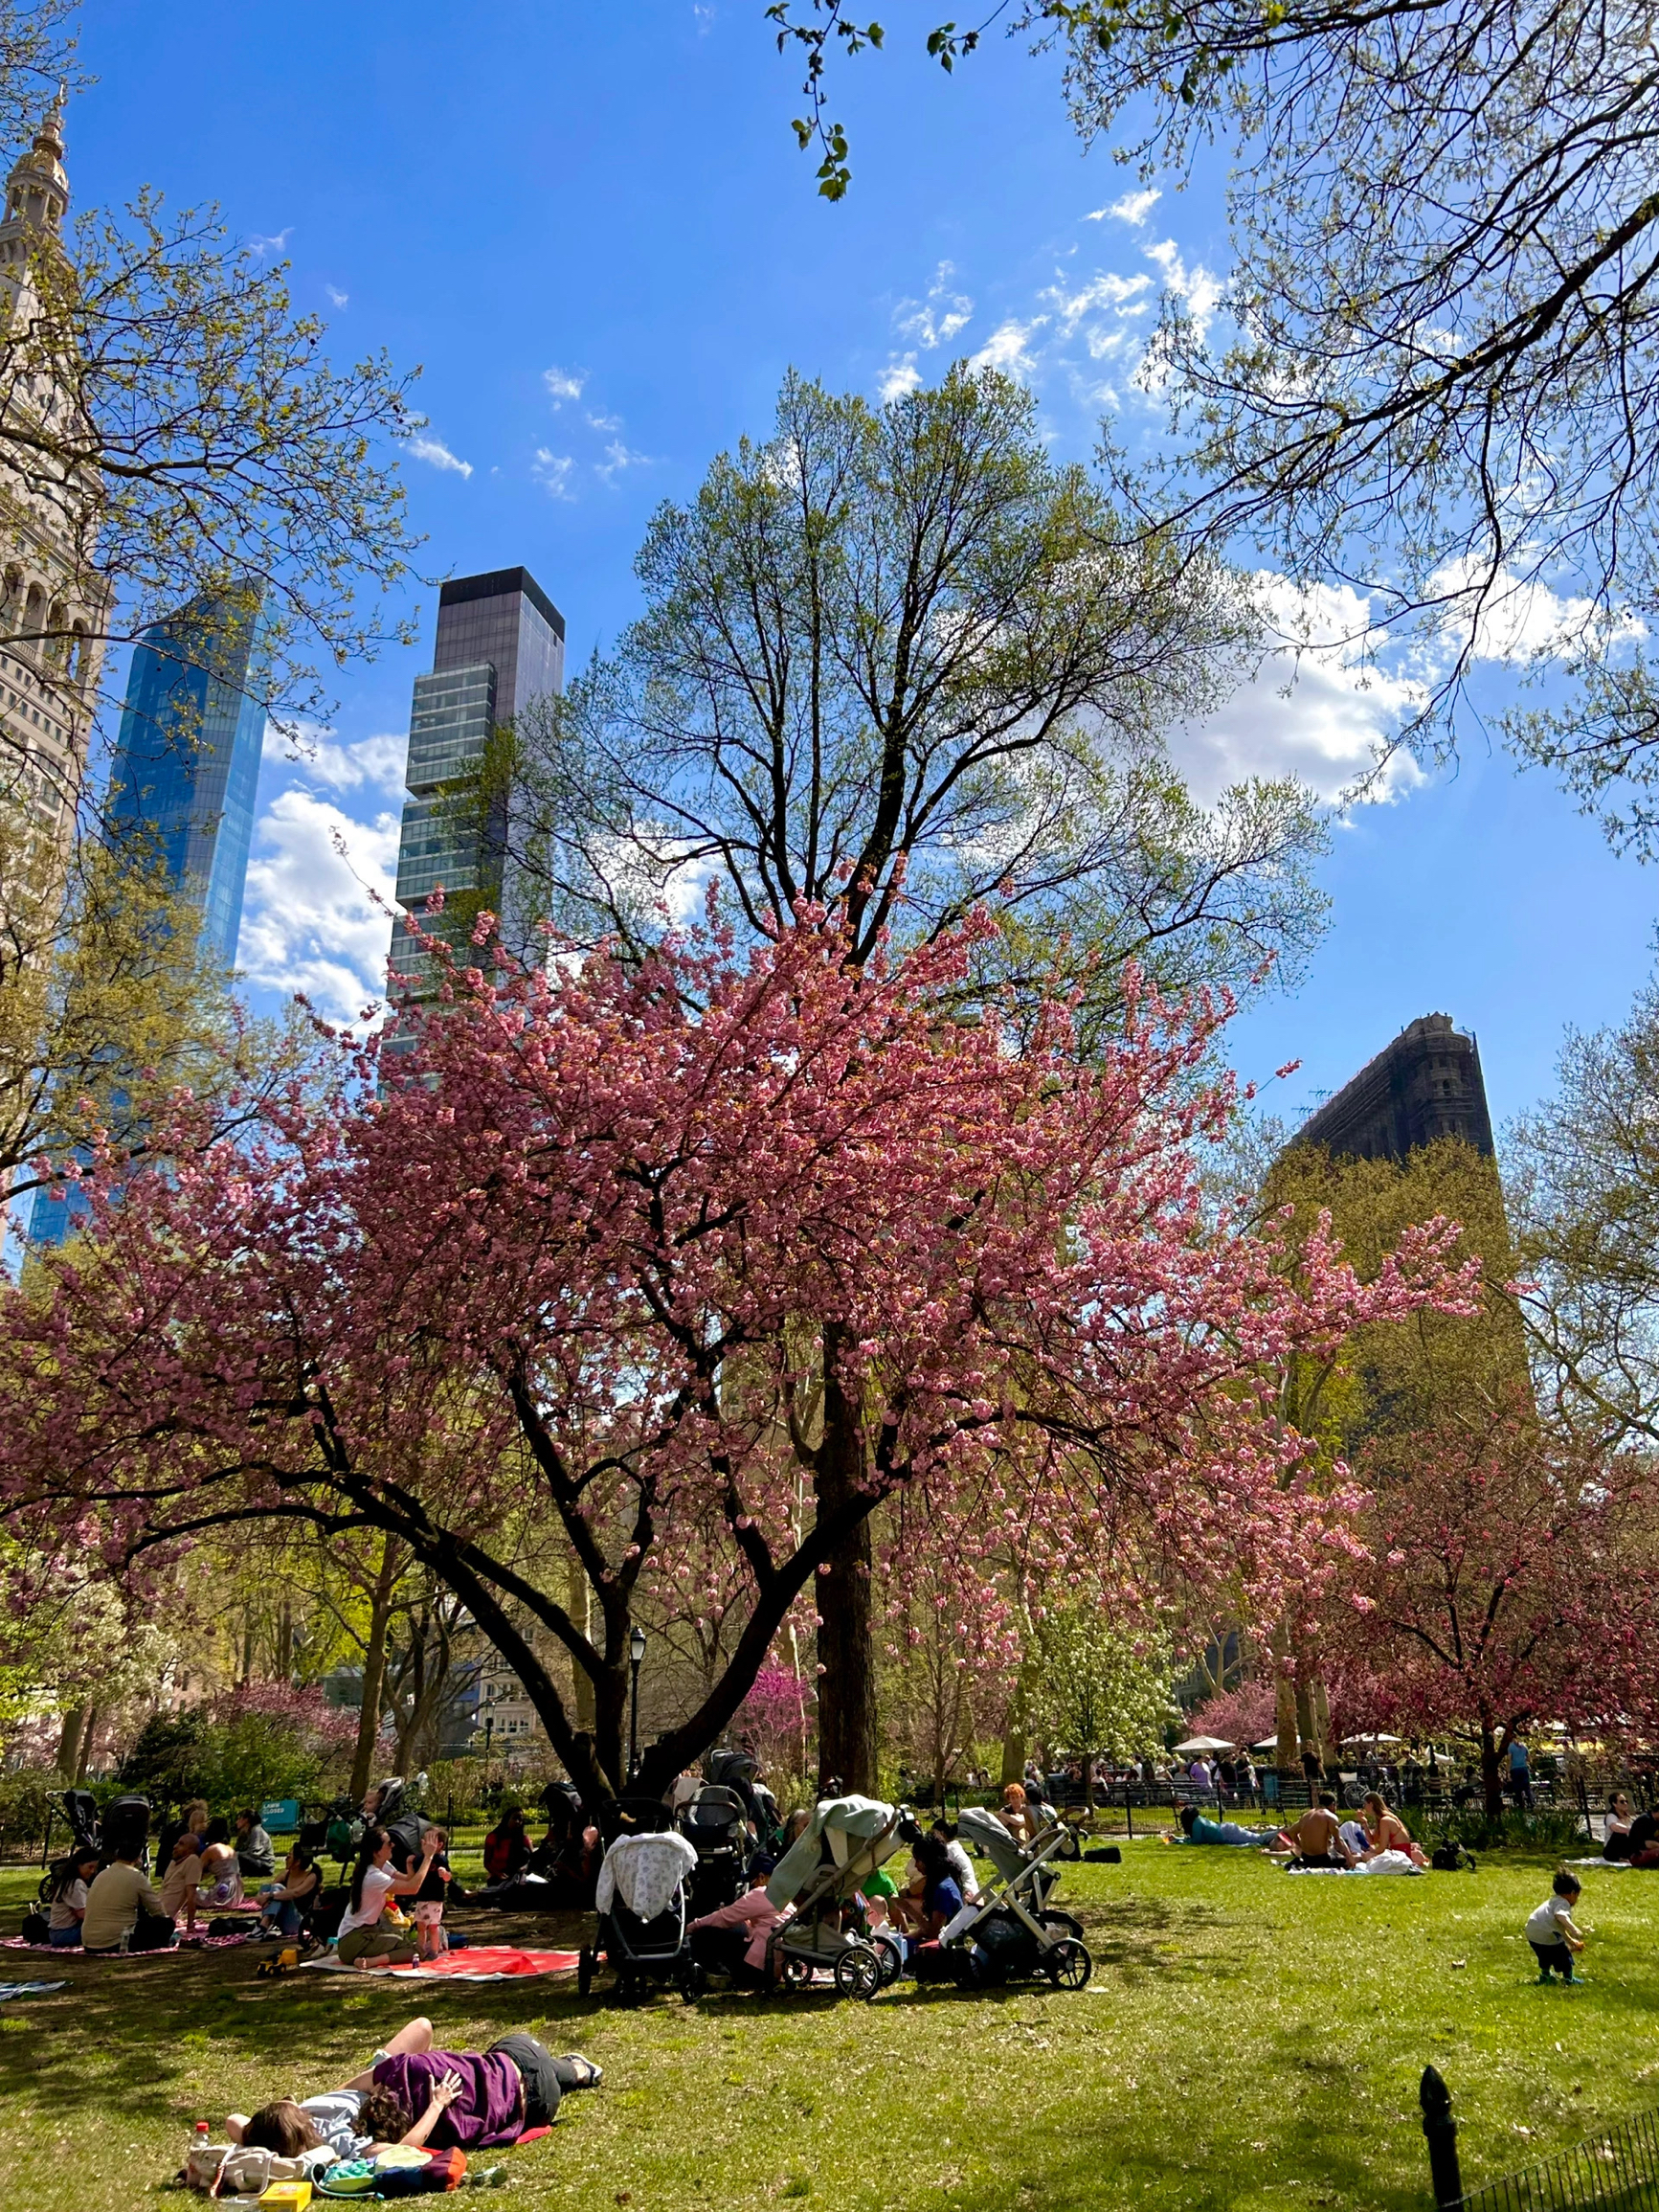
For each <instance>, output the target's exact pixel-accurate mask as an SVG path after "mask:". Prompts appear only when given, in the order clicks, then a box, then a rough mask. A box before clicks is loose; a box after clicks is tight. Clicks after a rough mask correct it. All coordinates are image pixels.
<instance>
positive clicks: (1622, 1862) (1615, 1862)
mask: <svg viewBox="0 0 1659 2212" xmlns="http://www.w3.org/2000/svg"><path fill="white" fill-rule="evenodd" d="M1629 1863H1630V1862H1629V1860H1628V1859H1603V1857H1602V1854H1601V1853H1600V1852H1599V1851H1598V1852H1597V1854H1596V1856H1595V1858H1594V1859H1563V1860H1562V1861H1561V1864H1562V1865H1563V1866H1623V1867H1626V1868H1627V1867H1628V1866H1629Z"/></svg>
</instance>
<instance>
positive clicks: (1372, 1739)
mask: <svg viewBox="0 0 1659 2212" xmlns="http://www.w3.org/2000/svg"><path fill="white" fill-rule="evenodd" d="M1342 1741H1343V1742H1344V1743H1345V1744H1402V1743H1404V1741H1405V1738H1404V1737H1403V1736H1344V1737H1343V1739H1342Z"/></svg>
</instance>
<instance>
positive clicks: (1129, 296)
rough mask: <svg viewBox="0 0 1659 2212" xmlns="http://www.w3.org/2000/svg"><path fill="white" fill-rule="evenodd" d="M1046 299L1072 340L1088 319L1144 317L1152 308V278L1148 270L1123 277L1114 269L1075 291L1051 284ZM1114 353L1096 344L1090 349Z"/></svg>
mask: <svg viewBox="0 0 1659 2212" xmlns="http://www.w3.org/2000/svg"><path fill="white" fill-rule="evenodd" d="M1042 297H1043V299H1045V300H1046V301H1047V302H1048V303H1049V305H1051V306H1052V307H1053V309H1054V314H1055V320H1056V322H1057V323H1058V325H1059V329H1060V335H1061V336H1062V337H1063V338H1069V337H1070V336H1071V334H1072V332H1073V331H1074V330H1075V329H1076V328H1077V326H1078V325H1079V324H1080V323H1081V322H1083V321H1084V319H1085V318H1086V317H1087V316H1091V315H1102V314H1106V315H1144V314H1145V313H1146V311H1147V309H1148V308H1149V307H1150V306H1151V305H1152V279H1151V278H1150V277H1149V276H1148V275H1147V273H1146V271H1145V270H1144V269H1140V270H1137V271H1136V272H1135V274H1134V275H1133V276H1132V277H1120V276H1118V275H1117V273H1116V272H1115V271H1114V270H1111V269H1103V270H1102V271H1101V272H1100V274H1099V275H1098V276H1094V277H1090V278H1089V280H1088V282H1087V283H1086V284H1083V285H1081V286H1080V287H1079V288H1078V289H1077V290H1076V291H1074V292H1068V291H1066V290H1065V289H1064V287H1062V286H1061V285H1059V284H1051V285H1050V286H1049V287H1048V289H1047V291H1045V292H1044V293H1043V294H1042ZM1089 350H1090V351H1091V352H1095V351H1109V350H1110V348H1097V347H1095V346H1094V345H1092V344H1091V345H1090V347H1089Z"/></svg>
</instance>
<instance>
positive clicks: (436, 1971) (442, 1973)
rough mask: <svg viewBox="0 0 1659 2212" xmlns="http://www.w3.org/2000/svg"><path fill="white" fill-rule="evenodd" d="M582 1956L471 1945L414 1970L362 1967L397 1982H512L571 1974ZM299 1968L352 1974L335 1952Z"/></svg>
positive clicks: (417, 1964) (420, 1961) (419, 1961)
mask: <svg viewBox="0 0 1659 2212" xmlns="http://www.w3.org/2000/svg"><path fill="white" fill-rule="evenodd" d="M580 1956H581V1953H580V1952H575V1951H514V1950H512V1949H511V1948H509V1947H508V1946H507V1945H504V1944H496V1945H490V1944H473V1945H470V1946H469V1947H468V1948H467V1949H466V1950H465V1951H446V1952H440V1953H439V1955H438V1956H437V1958H428V1959H417V1960H416V1961H415V1964H414V1965H413V1966H380V1967H365V1968H364V1969H363V1971H364V1973H366V1974H382V1975H395V1977H396V1978H397V1979H398V1980H399V1981H512V1980H514V1979H516V1978H517V1977H519V1976H520V1975H532V1974H573V1973H574V1972H575V1970H576V1961H577V1959H578V1958H579V1957H580ZM301 1964H302V1966H307V1967H320V1968H321V1969H322V1970H323V1972H324V1973H325V1974H355V1973H357V1971H358V1970H357V1968H356V1967H354V1966H351V1965H348V1964H347V1962H346V1961H345V1960H343V1959H342V1958H341V1957H340V1956H339V1954H338V1953H337V1952H332V1951H330V1952H325V1953H324V1955H323V1956H322V1957H321V1958H306V1959H302V1961H301Z"/></svg>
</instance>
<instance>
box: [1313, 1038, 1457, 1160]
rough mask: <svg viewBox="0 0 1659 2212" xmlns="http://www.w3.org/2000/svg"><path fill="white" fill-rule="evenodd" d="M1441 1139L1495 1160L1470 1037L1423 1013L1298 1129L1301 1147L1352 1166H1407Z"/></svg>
mask: <svg viewBox="0 0 1659 2212" xmlns="http://www.w3.org/2000/svg"><path fill="white" fill-rule="evenodd" d="M1437 1137H1461V1138H1462V1139H1463V1140H1464V1142H1465V1143H1466V1144H1470V1145H1472V1146H1473V1147H1474V1149H1475V1151H1477V1152H1479V1153H1481V1154H1483V1155H1484V1156H1485V1157H1486V1158H1488V1159H1491V1154H1492V1135H1491V1115H1490V1114H1489V1112H1488V1111H1487V1102H1486V1084H1485V1082H1484V1081H1483V1080H1482V1077H1481V1072H1480V1050H1479V1047H1478V1046H1477V1045H1476V1043H1475V1040H1474V1038H1473V1037H1472V1036H1469V1037H1466V1036H1464V1035H1463V1034H1462V1033H1461V1031H1459V1030H1457V1029H1454V1028H1453V1027H1452V1026H1451V1016H1450V1015H1449V1014H1424V1015H1423V1016H1422V1017H1421V1018H1420V1019H1419V1020H1417V1021H1415V1022H1412V1023H1410V1024H1409V1025H1408V1026H1407V1027H1405V1028H1403V1029H1402V1030H1401V1032H1400V1034H1399V1036H1398V1037H1396V1038H1395V1040H1394V1042H1393V1044H1391V1045H1388V1046H1385V1047H1384V1049H1383V1050H1381V1051H1380V1052H1379V1053H1378V1055H1377V1057H1376V1059H1375V1060H1368V1061H1367V1062H1366V1064H1365V1066H1364V1067H1363V1068H1361V1069H1360V1071H1359V1072H1358V1074H1357V1075H1356V1076H1355V1077H1354V1078H1353V1080H1352V1081H1351V1082H1348V1083H1345V1084H1344V1085H1343V1086H1342V1088H1341V1090H1340V1091H1338V1092H1337V1093H1336V1095H1335V1096H1334V1098H1327V1099H1326V1101H1325V1103H1324V1105H1323V1106H1321V1107H1319V1108H1317V1109H1316V1110H1315V1112H1313V1113H1312V1114H1311V1115H1310V1116H1309V1117H1308V1118H1307V1120H1306V1121H1304V1122H1303V1124H1302V1126H1301V1128H1300V1129H1298V1130H1297V1132H1296V1136H1295V1140H1294V1141H1295V1142H1296V1143H1298V1144H1322V1145H1323V1146H1324V1147H1325V1149H1326V1150H1327V1151H1328V1152H1332V1153H1334V1154H1335V1155H1337V1156H1338V1157H1339V1158H1342V1159H1349V1160H1403V1159H1404V1158H1405V1157H1406V1155H1407V1153H1410V1152H1415V1151H1416V1150H1417V1149H1418V1147H1419V1146H1420V1145H1424V1144H1432V1143H1433V1142H1434V1140H1435V1139H1436V1138H1437Z"/></svg>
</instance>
